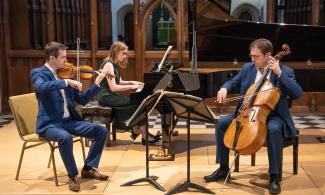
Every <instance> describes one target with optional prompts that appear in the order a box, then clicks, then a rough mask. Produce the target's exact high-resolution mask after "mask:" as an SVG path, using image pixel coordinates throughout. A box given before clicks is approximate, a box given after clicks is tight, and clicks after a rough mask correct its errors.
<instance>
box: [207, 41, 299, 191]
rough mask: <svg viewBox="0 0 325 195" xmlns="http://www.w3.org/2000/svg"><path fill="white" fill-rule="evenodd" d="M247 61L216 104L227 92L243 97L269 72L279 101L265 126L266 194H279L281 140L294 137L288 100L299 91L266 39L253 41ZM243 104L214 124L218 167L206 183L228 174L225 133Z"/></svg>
mask: <svg viewBox="0 0 325 195" xmlns="http://www.w3.org/2000/svg"><path fill="white" fill-rule="evenodd" d="M249 51H250V54H249V55H250V58H251V60H252V62H250V63H246V64H244V65H243V67H242V68H241V70H240V72H239V73H238V75H236V76H235V77H234V78H233V79H232V80H230V81H228V82H226V83H225V84H224V85H223V86H222V87H221V89H220V90H219V91H218V94H217V102H218V103H223V102H224V101H225V100H226V98H227V95H228V94H230V93H236V92H237V93H238V92H239V93H240V95H245V94H246V91H247V90H248V89H249V87H250V86H251V85H253V84H254V83H255V82H257V81H259V79H260V78H261V76H262V75H263V71H264V70H265V69H266V67H267V66H269V69H270V70H271V71H270V73H269V74H268V75H267V79H268V80H269V81H270V82H271V83H272V84H273V85H274V86H276V87H277V88H278V89H279V90H280V94H281V96H280V99H279V101H278V103H277V104H276V106H275V108H274V110H273V111H271V113H270V114H269V115H268V118H267V120H266V126H267V137H266V139H267V144H268V147H267V149H268V159H269V175H270V180H269V192H270V193H271V194H278V193H280V192H281V186H280V180H279V170H280V159H281V156H280V155H281V150H282V148H283V139H284V138H294V137H295V136H296V133H297V130H296V128H295V126H294V123H293V120H292V117H291V114H290V111H289V107H288V103H287V97H290V98H292V99H297V98H299V97H300V96H301V95H302V89H301V87H300V86H299V85H298V84H297V82H296V80H295V76H294V72H293V70H292V69H291V68H289V67H287V66H285V65H283V64H279V60H276V59H275V58H274V57H272V51H273V46H272V43H271V42H270V41H269V40H267V39H263V38H262V39H256V40H254V41H253V42H252V43H251V44H250V46H249ZM242 105H243V99H241V100H240V101H239V102H238V105H237V108H236V112H235V113H234V114H231V115H228V116H223V117H221V118H220V119H219V121H218V123H217V124H216V125H215V135H216V151H217V152H216V163H219V164H220V167H219V168H218V169H217V170H216V171H214V172H213V173H212V174H211V175H207V176H204V179H205V181H206V182H213V181H218V180H222V179H225V178H226V176H227V174H228V171H229V149H228V148H227V147H226V146H225V144H224V136H225V131H226V130H227V129H228V127H229V125H230V124H231V122H232V121H233V119H235V118H236V117H237V115H238V110H239V109H240V108H241V106H242Z"/></svg>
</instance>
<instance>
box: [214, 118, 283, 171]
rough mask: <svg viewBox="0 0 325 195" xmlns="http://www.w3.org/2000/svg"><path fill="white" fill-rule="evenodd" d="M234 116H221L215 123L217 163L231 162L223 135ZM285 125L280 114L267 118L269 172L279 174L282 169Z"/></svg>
mask: <svg viewBox="0 0 325 195" xmlns="http://www.w3.org/2000/svg"><path fill="white" fill-rule="evenodd" d="M234 118H235V115H228V116H223V117H220V119H219V121H218V122H217V124H216V125H215V131H216V132H215V135H216V147H217V148H216V152H217V154H216V163H220V164H229V148H227V147H226V146H225V145H224V142H223V137H224V135H225V132H226V130H227V129H228V126H229V125H230V123H231V122H232V120H233V119H234ZM283 125H285V124H284V121H283V120H282V119H281V118H280V117H278V116H274V115H271V116H269V118H268V120H267V143H268V147H267V149H268V158H269V173H272V174H279V170H280V159H281V154H282V151H281V150H282V149H283V133H282V131H283Z"/></svg>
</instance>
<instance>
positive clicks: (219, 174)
mask: <svg viewBox="0 0 325 195" xmlns="http://www.w3.org/2000/svg"><path fill="white" fill-rule="evenodd" d="M228 172H229V169H228V170H226V169H225V170H222V169H220V168H219V169H217V170H215V171H214V172H213V173H212V174H211V175H207V176H204V177H203V178H204V179H205V182H207V183H208V182H213V181H218V180H221V179H226V177H227V174H228ZM229 177H230V175H229Z"/></svg>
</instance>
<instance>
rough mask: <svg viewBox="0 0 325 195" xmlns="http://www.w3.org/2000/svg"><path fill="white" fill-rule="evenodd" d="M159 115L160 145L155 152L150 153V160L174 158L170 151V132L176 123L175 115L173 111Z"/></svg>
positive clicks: (169, 159)
mask: <svg viewBox="0 0 325 195" xmlns="http://www.w3.org/2000/svg"><path fill="white" fill-rule="evenodd" d="M160 115H161V131H162V132H161V136H162V145H161V148H160V150H158V151H157V153H156V154H150V158H149V159H150V161H172V160H174V159H175V154H173V153H172V151H171V141H172V133H173V130H174V127H175V125H176V121H175V116H174V114H173V113H168V114H160Z"/></svg>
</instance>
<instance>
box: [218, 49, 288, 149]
mask: <svg viewBox="0 0 325 195" xmlns="http://www.w3.org/2000/svg"><path fill="white" fill-rule="evenodd" d="M288 54H290V48H289V46H288V45H287V44H284V45H283V46H282V51H280V52H278V53H277V54H276V55H275V56H274V58H275V59H277V60H280V59H281V58H282V57H283V56H285V55H288ZM270 71H271V70H270V69H269V66H267V67H266V70H265V71H264V73H263V75H262V77H261V78H260V79H259V81H258V82H256V83H254V84H253V85H252V86H250V88H249V89H248V90H247V92H246V94H245V96H244V101H243V104H242V106H241V108H240V109H239V111H238V115H237V117H236V118H235V119H234V120H233V121H232V122H231V124H230V126H229V127H228V129H227V131H226V132H225V135H224V140H223V141H224V144H225V146H226V147H228V148H230V149H232V150H234V151H235V152H236V154H244V155H251V154H254V153H256V152H257V151H258V150H259V149H260V148H261V147H262V146H263V144H264V143H265V140H266V135H267V125H266V120H267V118H268V115H269V114H270V112H271V111H272V110H274V108H275V106H276V105H277V103H278V101H279V99H280V96H281V94H280V90H279V89H278V88H277V87H275V86H274V85H273V84H272V83H271V82H270V81H269V80H267V75H268V74H269V73H270Z"/></svg>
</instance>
